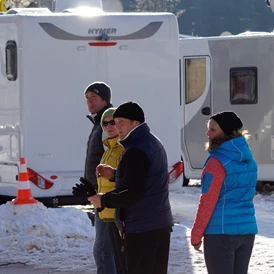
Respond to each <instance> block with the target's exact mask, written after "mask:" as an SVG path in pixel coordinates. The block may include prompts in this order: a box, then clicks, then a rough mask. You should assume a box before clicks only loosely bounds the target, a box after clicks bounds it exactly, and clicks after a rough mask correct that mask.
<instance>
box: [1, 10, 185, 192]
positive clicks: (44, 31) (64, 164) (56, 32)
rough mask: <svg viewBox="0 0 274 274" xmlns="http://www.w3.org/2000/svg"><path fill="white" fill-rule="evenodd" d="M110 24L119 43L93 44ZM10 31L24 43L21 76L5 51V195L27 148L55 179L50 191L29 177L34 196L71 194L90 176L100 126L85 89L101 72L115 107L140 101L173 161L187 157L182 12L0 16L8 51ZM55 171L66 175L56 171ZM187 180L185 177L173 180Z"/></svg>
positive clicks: (31, 162) (32, 161) (34, 164)
mask: <svg viewBox="0 0 274 274" xmlns="http://www.w3.org/2000/svg"><path fill="white" fill-rule="evenodd" d="M3 26H4V27H3ZM3 29H5V31H3ZM9 29H12V31H8V30H9ZM102 32H107V33H108V36H110V37H111V40H110V41H112V42H117V44H116V45H114V46H107V47H106V46H90V45H89V43H90V42H100V40H99V39H100V37H101V35H102ZM9 40H14V41H15V42H16V44H17V50H18V51H17V54H18V56H17V59H18V77H17V80H16V81H9V80H7V78H6V72H5V58H3V57H1V59H0V60H1V74H0V75H1V76H0V77H1V80H0V86H1V90H0V96H1V103H0V114H1V117H0V128H1V130H0V132H1V134H0V170H1V177H0V194H1V195H10V196H16V190H17V181H16V175H17V174H18V165H19V160H20V157H25V158H26V161H27V166H28V167H29V168H31V169H33V170H34V171H36V172H38V173H39V174H40V175H41V176H43V177H44V178H46V179H49V180H51V181H53V182H54V186H53V187H52V188H50V189H48V190H43V189H41V188H39V187H37V186H34V185H33V184H31V188H32V193H33V196H34V197H52V196H62V195H71V188H72V186H73V185H74V184H75V182H77V181H78V179H79V177H80V176H82V175H83V170H84V161H85V152H86V142H87V137H88V135H89V133H90V131H91V129H92V123H91V122H90V121H89V120H88V119H87V118H86V117H85V116H86V114H87V106H86V102H85V98H84V90H85V88H86V87H87V86H88V85H89V84H90V83H91V82H93V81H105V82H107V83H108V84H109V85H110V86H111V87H112V91H113V94H112V103H113V105H114V106H118V105H119V104H121V103H122V102H124V101H127V100H134V101H137V102H138V103H139V104H140V105H141V106H142V107H143V109H144V112H145V116H146V121H147V122H148V125H149V126H150V128H151V131H152V132H153V133H154V134H155V135H157V136H158V137H159V138H160V139H161V141H162V142H163V144H164V146H165V148H166V151H167V155H168V164H169V169H170V170H171V169H172V166H173V165H174V164H176V163H177V162H179V161H180V159H181V152H180V131H179V128H180V108H179V104H178V101H179V96H180V94H179V79H178V75H179V66H178V59H179V51H178V47H179V45H178V42H179V41H178V26H177V20H176V17H175V16H174V15H172V14H153V15H152V14H125V13H123V14H100V15H98V16H80V15H76V14H67V13H65V14H61V13H60V14H45V15H43V14H40V15H38V14H37V15H28V16H25V15H6V16H4V15H2V16H1V17H0V52H1V55H2V56H5V47H6V43H7V41H9ZM2 98H4V100H2ZM1 150H2V151H1ZM7 167H8V168H7ZM11 169H12V170H13V172H12V173H11ZM53 175H56V176H58V178H57V179H55V180H53V179H51V176H53ZM181 185H182V176H180V177H179V178H178V180H177V181H176V182H175V183H174V184H172V185H170V187H171V188H173V187H175V188H176V186H179V187H180V186H181ZM11 186H13V191H12V193H11V190H10V188H11Z"/></svg>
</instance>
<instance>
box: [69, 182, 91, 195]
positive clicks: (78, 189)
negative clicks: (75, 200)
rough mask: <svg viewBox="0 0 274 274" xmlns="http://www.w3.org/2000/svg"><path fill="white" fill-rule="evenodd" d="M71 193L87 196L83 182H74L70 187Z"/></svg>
mask: <svg viewBox="0 0 274 274" xmlns="http://www.w3.org/2000/svg"><path fill="white" fill-rule="evenodd" d="M72 194H73V195H74V196H76V197H89V195H88V193H87V190H86V188H85V186H84V185H83V184H76V185H75V186H74V187H73V188H72Z"/></svg>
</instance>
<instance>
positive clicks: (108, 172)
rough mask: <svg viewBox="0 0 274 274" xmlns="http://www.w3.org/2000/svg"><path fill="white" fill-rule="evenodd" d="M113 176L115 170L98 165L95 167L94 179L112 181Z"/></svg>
mask: <svg viewBox="0 0 274 274" xmlns="http://www.w3.org/2000/svg"><path fill="white" fill-rule="evenodd" d="M114 175H115V169H114V168H112V167H111V166H108V165H105V164H100V165H98V166H97V167H96V177H97V178H98V177H103V178H106V179H109V180H110V179H113V178H114Z"/></svg>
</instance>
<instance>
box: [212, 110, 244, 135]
mask: <svg viewBox="0 0 274 274" xmlns="http://www.w3.org/2000/svg"><path fill="white" fill-rule="evenodd" d="M210 119H213V120H214V121H216V122H217V123H218V125H219V126H220V128H221V129H222V131H223V132H224V133H225V134H226V135H230V134H232V133H233V131H237V130H239V129H241V128H242V127H243V122H242V120H241V119H240V117H239V116H238V115H237V114H236V113H235V112H233V111H224V112H219V113H216V114H214V115H212V116H211V117H210Z"/></svg>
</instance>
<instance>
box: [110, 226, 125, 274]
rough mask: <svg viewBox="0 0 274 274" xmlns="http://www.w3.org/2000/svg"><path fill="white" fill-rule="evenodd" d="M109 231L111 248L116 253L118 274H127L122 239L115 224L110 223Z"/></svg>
mask: <svg viewBox="0 0 274 274" xmlns="http://www.w3.org/2000/svg"><path fill="white" fill-rule="evenodd" d="M108 231H109V235H110V240H111V246H112V249H113V253H114V258H115V263H116V269H117V273H118V274H126V264H125V256H124V252H122V238H121V236H120V234H119V230H118V228H117V226H116V224H115V223H114V222H109V223H108Z"/></svg>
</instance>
